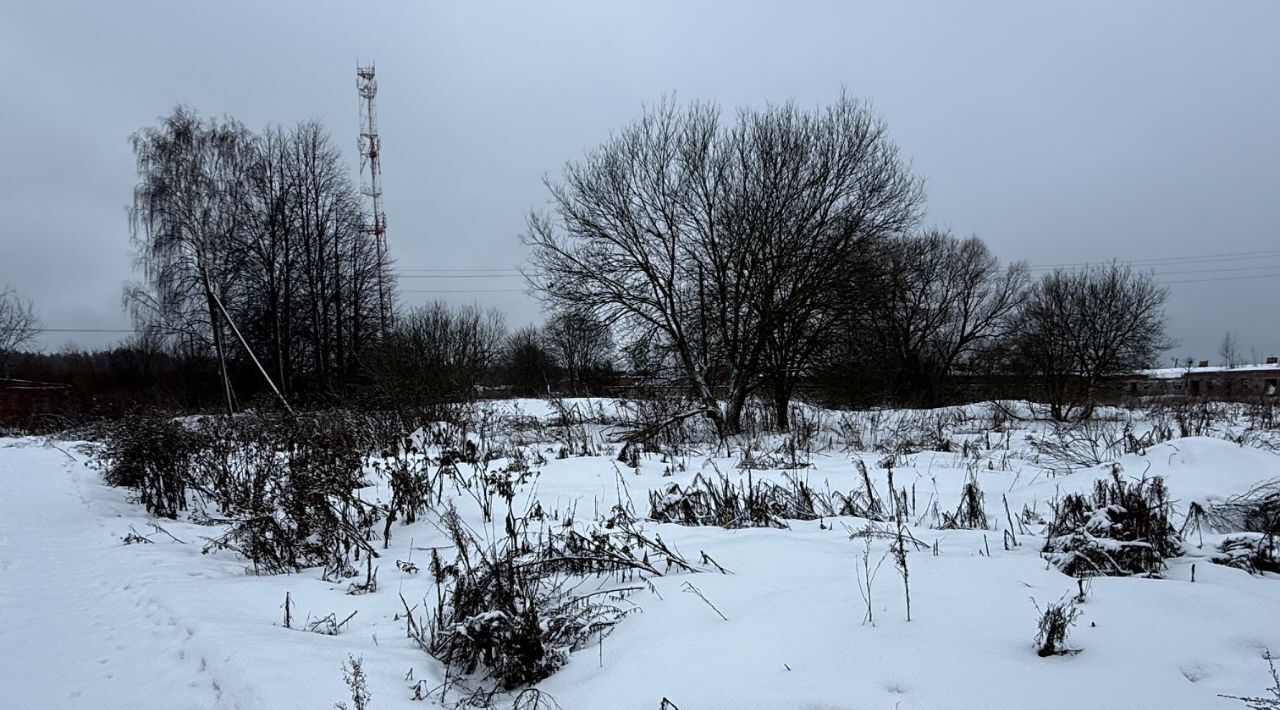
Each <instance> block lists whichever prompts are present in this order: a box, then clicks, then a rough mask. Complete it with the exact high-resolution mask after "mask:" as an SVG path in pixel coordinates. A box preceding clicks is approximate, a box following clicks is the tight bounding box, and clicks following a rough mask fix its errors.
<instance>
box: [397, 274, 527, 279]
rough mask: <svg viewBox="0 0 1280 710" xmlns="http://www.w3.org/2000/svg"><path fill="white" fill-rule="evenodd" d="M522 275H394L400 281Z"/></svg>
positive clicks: (497, 277)
mask: <svg viewBox="0 0 1280 710" xmlns="http://www.w3.org/2000/svg"><path fill="white" fill-rule="evenodd" d="M521 276H523V274H396V277H397V278H401V279H511V278H520V277H521Z"/></svg>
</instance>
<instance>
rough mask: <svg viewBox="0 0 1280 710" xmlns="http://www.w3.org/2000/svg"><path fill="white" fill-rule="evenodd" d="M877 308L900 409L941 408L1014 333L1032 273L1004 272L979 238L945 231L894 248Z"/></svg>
mask: <svg viewBox="0 0 1280 710" xmlns="http://www.w3.org/2000/svg"><path fill="white" fill-rule="evenodd" d="M879 275H880V278H882V279H883V280H884V284H883V287H882V288H881V289H880V290H879V293H878V296H879V297H878V298H877V299H874V300H873V301H872V327H871V330H870V332H869V335H872V336H873V337H875V338H876V339H877V340H878V341H879V345H880V347H882V348H883V356H884V357H885V358H887V362H886V363H885V364H886V367H887V368H888V370H889V372H891V373H893V379H894V385H895V387H896V391H895V392H894V394H895V397H896V398H897V399H898V400H899V401H911V402H913V403H915V404H922V405H925V406H934V405H936V404H938V403H939V401H940V399H941V398H942V397H943V396H944V395H945V394H946V393H945V391H944V390H945V388H946V386H947V383H948V381H949V379H950V377H951V375H952V374H954V373H955V371H956V370H957V368H960V367H963V366H966V365H968V364H970V361H971V360H972V358H974V357H975V356H976V355H978V354H979V353H981V352H983V351H984V349H985V348H987V347H989V346H990V345H991V344H993V343H994V342H995V341H997V340H998V339H1000V338H1002V337H1004V336H1005V335H1006V334H1007V333H1009V332H1010V330H1011V328H1012V327H1013V325H1014V320H1013V315H1014V314H1015V313H1016V311H1017V309H1018V307H1019V306H1020V305H1021V303H1022V299H1023V298H1024V296H1025V294H1026V289H1027V282H1028V277H1027V267H1026V265H1025V264H1023V263H1020V262H1018V263H1013V264H1009V265H1008V266H1005V267H1001V266H1000V263H999V261H998V260H997V259H996V257H995V255H993V254H992V253H991V251H990V250H989V249H988V248H987V246H986V244H984V243H983V242H982V240H980V239H978V238H977V237H976V236H971V237H968V238H965V239H959V238H956V237H954V236H952V235H951V234H948V233H946V232H943V231H940V230H936V229H934V230H929V231H926V232H925V233H924V234H923V235H920V236H914V237H912V236H901V237H896V238H893V239H891V240H888V241H887V242H886V243H885V244H884V248H883V250H882V252H881V263H880V269H879Z"/></svg>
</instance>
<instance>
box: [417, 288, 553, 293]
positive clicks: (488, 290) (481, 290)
mask: <svg viewBox="0 0 1280 710" xmlns="http://www.w3.org/2000/svg"><path fill="white" fill-rule="evenodd" d="M400 293H528V290H526V289H523V288H475V289H433V288H428V289H402V290H401V291H400Z"/></svg>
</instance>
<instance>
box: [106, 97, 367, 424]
mask: <svg viewBox="0 0 1280 710" xmlns="http://www.w3.org/2000/svg"><path fill="white" fill-rule="evenodd" d="M133 142H134V150H135V152H136V154H137V159H138V172H139V184H138V187H137V188H136V190H135V199H134V209H133V212H132V220H133V222H132V224H133V240H134V248H135V260H136V264H137V266H138V267H139V268H140V269H141V271H142V272H143V283H140V284H134V285H131V286H130V287H128V288H127V289H126V303H127V305H128V306H129V307H130V309H131V310H132V312H133V315H134V319H135V323H136V325H137V326H138V327H139V328H148V329H151V330H153V331H156V332H159V333H163V334H165V335H167V336H168V340H169V344H170V346H171V347H173V346H177V345H179V344H181V345H182V346H184V347H186V348H187V349H188V350H190V351H192V352H196V353H199V352H200V351H202V350H205V349H207V348H210V347H211V348H212V351H213V353H214V355H215V357H216V358H217V361H218V363H219V366H220V371H221V372H222V373H223V375H224V383H225V386H224V389H225V396H226V400H227V406H228V407H229V408H231V407H232V406H233V397H232V391H231V387H230V382H229V378H228V377H227V376H226V373H227V369H228V364H227V363H228V360H234V359H237V358H238V359H240V360H245V359H249V358H252V357H254V356H256V358H257V359H259V360H261V361H262V363H263V370H264V374H268V376H269V377H270V378H271V379H274V381H275V382H278V383H279V387H280V388H281V389H282V390H283V391H284V392H286V393H287V392H291V391H293V390H294V389H296V388H308V389H311V390H312V391H316V390H318V391H320V392H323V393H332V392H337V391H340V390H341V389H342V387H343V386H344V385H345V383H346V382H347V381H348V380H350V379H352V378H353V377H354V376H355V374H356V372H355V370H356V363H357V361H358V359H359V357H360V354H361V352H362V351H363V350H364V349H365V348H366V347H367V346H369V345H371V344H372V343H373V342H374V341H376V340H377V338H378V337H379V335H380V332H379V331H380V326H381V324H380V322H379V320H378V303H377V289H378V284H379V282H380V281H390V280H391V279H390V274H388V273H387V272H388V270H389V268H390V264H389V261H388V259H387V257H386V256H385V254H380V253H379V250H378V249H377V246H376V244H375V243H374V242H373V240H371V239H369V238H368V237H367V235H365V234H364V233H363V231H362V225H363V222H364V218H363V213H362V212H361V208H360V199H359V196H358V194H357V192H356V189H355V186H354V185H353V184H352V182H351V180H350V178H349V177H348V173H349V171H348V169H347V168H346V167H345V166H344V165H343V162H342V155H341V152H340V151H339V150H338V149H337V147H336V146H335V145H334V144H333V141H332V140H331V139H330V138H329V136H328V135H327V134H326V133H325V131H324V129H323V127H322V126H321V125H320V124H318V123H316V122H306V123H302V124H299V125H298V126H296V127H294V128H292V129H289V130H285V129H282V128H278V127H273V128H268V129H267V130H266V131H265V132H263V133H262V134H258V135H255V134H253V133H251V132H250V131H248V130H247V129H245V128H244V127H243V126H241V125H240V124H238V123H236V122H234V121H232V120H230V119H227V120H224V121H214V120H209V119H202V118H200V117H199V116H197V115H196V114H195V113H194V112H192V111H190V110H188V109H184V108H179V109H177V110H176V111H175V112H174V113H173V114H172V115H171V116H168V117H166V118H165V119H163V120H162V122H161V124H160V125H159V126H158V127H155V128H149V129H144V130H142V131H140V132H139V133H138V134H136V135H135V136H134V137H133ZM380 274H381V275H382V278H379V275H380ZM231 324H234V326H235V327H234V328H233V329H229V330H230V331H231V333H233V334H236V335H237V336H238V337H237V340H240V338H241V337H242V338H243V340H242V342H243V343H244V345H245V347H244V348H243V349H242V348H240V347H239V346H238V345H237V346H236V347H234V348H228V347H226V346H225V342H226V334H225V333H226V330H228V329H225V328H224V326H226V325H231ZM251 354H252V355H251Z"/></svg>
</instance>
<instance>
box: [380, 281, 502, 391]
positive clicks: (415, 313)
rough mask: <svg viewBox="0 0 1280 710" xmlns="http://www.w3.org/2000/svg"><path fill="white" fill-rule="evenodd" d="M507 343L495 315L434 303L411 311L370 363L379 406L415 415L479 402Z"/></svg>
mask: <svg viewBox="0 0 1280 710" xmlns="http://www.w3.org/2000/svg"><path fill="white" fill-rule="evenodd" d="M505 338H506V324H505V321H504V319H503V317H502V314H501V313H499V312H497V311H495V310H488V311H482V310H480V308H478V307H476V306H463V307H461V308H456V309H455V308H451V307H450V306H449V305H448V304H447V303H444V302H441V301H435V302H432V303H429V304H427V305H425V306H421V307H419V308H416V309H413V310H411V311H409V312H408V313H406V314H404V315H402V316H401V317H400V318H399V319H398V320H397V322H396V325H395V328H394V330H393V331H392V333H391V335H390V337H389V338H388V339H387V342H385V343H382V344H381V345H380V346H379V347H377V348H375V349H372V350H371V351H369V353H368V354H367V355H366V357H365V371H366V374H367V376H368V379H369V381H370V386H371V389H372V391H373V393H374V397H375V399H376V400H377V402H376V403H377V404H379V405H380V406H386V407H390V408H393V409H397V410H399V411H401V413H402V414H408V415H411V414H413V413H415V412H420V411H425V410H426V408H430V407H432V406H434V405H438V404H442V403H454V402H469V401H472V400H474V399H475V398H476V397H477V396H478V394H479V387H480V386H481V385H482V384H483V383H484V380H485V377H486V375H487V374H488V373H489V371H490V370H491V369H492V368H493V367H494V366H496V365H497V364H498V358H499V357H500V355H501V352H502V345H503V342H504V340H505Z"/></svg>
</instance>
